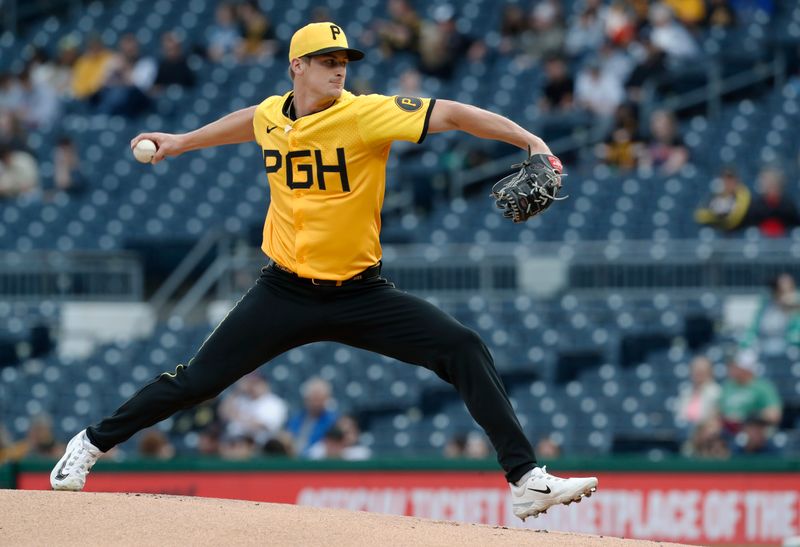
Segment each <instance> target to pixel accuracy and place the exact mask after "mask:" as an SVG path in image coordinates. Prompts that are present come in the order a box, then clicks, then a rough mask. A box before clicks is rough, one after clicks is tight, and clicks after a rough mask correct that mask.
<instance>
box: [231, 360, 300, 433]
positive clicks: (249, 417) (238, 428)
mask: <svg viewBox="0 0 800 547" xmlns="http://www.w3.org/2000/svg"><path fill="white" fill-rule="evenodd" d="M287 415H288V407H287V405H286V402H284V400H283V399H281V398H280V397H278V396H277V395H275V394H274V393H272V392H271V391H270V386H269V384H268V383H267V381H266V380H265V379H264V378H263V377H262V376H261V375H260V374H259V373H258V372H252V373H250V374H248V375H246V376H244V377H243V378H242V379H241V380H239V381H238V382H237V383H236V385H235V386H234V389H233V393H231V394H229V395H227V396H226V397H225V398H224V399H223V400H222V403H221V404H220V407H219V416H220V418H221V419H222V421H223V422H224V423H225V434H226V435H227V436H230V437H241V436H248V437H252V438H253V440H254V441H255V443H256V444H258V445H262V446H263V445H264V443H265V442H267V441H268V440H269V439H270V438H271V437H273V436H274V435H275V434H276V433H278V432H279V431H280V430H281V428H282V427H283V424H284V423H286V417H287Z"/></svg>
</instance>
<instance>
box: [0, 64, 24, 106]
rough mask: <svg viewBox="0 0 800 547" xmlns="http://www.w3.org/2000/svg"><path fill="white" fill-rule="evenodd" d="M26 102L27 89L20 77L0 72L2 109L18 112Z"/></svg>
mask: <svg viewBox="0 0 800 547" xmlns="http://www.w3.org/2000/svg"><path fill="white" fill-rule="evenodd" d="M24 102H25V90H24V89H23V88H22V83H21V82H20V81H19V79H18V78H16V77H14V76H13V75H12V74H10V73H8V72H0V111H6V112H16V111H17V110H19V109H21V108H22V107H23V105H24Z"/></svg>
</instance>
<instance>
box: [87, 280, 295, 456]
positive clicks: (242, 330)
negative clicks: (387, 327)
mask: <svg viewBox="0 0 800 547" xmlns="http://www.w3.org/2000/svg"><path fill="white" fill-rule="evenodd" d="M262 279H263V277H262ZM302 308H303V307H302V306H301V305H299V304H296V303H294V302H292V301H290V300H288V299H285V298H282V297H281V293H280V290H279V289H276V288H275V287H268V286H266V285H265V284H262V283H261V282H259V283H256V284H255V285H254V286H253V287H252V288H251V289H250V290H249V291H248V292H247V294H245V295H244V297H242V299H241V300H240V301H239V302H238V303H237V304H236V306H235V307H234V308H233V309H232V310H231V311H230V313H228V315H227V316H226V317H225V319H223V321H222V322H221V323H220V324H219V325H218V326H217V328H216V329H215V330H214V332H212V333H211V335H210V336H209V337H208V338H207V339H206V341H205V342H204V343H203V345H202V346H201V347H200V349H199V350H198V352H197V354H196V355H195V356H194V357H193V358H192V359H191V360H190V361H189V364H188V366H187V365H182V364H181V365H178V366H177V367H176V369H175V370H174V371H173V372H164V373H162V374H161V375H159V376H158V377H157V378H155V379H154V380H153V381H151V382H150V383H149V384H147V385H146V386H144V387H143V388H142V389H140V390H139V391H138V392H137V393H136V394H134V395H133V396H132V397H131V398H130V399H128V401H126V402H125V403H124V404H123V405H122V406H121V407H119V409H118V410H117V411H116V412H115V413H114V414H113V415H112V416H110V417H108V418H106V419H104V420H102V421H100V422H99V423H97V424H96V425H94V426H91V427H89V428H87V430H86V433H87V436H88V437H89V440H90V441H91V442H92V444H94V445H95V446H97V447H98V448H100V449H101V450H103V451H107V450H109V449H111V448H112V447H113V446H115V445H117V444H119V443H121V442H123V441H125V440H127V439H129V438H130V437H131V436H132V435H133V434H135V433H136V432H137V431H140V430H142V429H144V428H146V427H149V426H151V425H154V424H156V423H158V422H160V421H161V420H164V419H166V418H168V417H169V416H171V415H172V414H174V413H175V412H177V411H179V410H182V409H185V408H189V407H191V406H194V405H196V404H198V403H200V402H202V401H205V400H207V399H211V398H213V397H215V396H217V395H218V394H219V393H220V392H222V391H223V390H224V389H225V388H227V387H228V386H230V385H231V384H233V383H234V382H236V380H238V379H239V378H241V377H242V376H244V375H245V374H247V373H249V372H251V371H253V370H255V369H256V368H258V367H259V366H261V365H262V364H264V363H265V362H267V361H269V360H270V359H272V358H273V357H275V356H276V355H279V354H280V353H283V352H284V351H287V350H288V349H290V348H292V347H295V346H297V345H300V344H303V343H306V341H307V340H306V339H305V338H304V334H303V333H304V332H307V331H308V330H309V329H307V328H306V327H308V325H309V323H308V322H309V320H310V319H309V316H308V314H307V311H306V310H303V309H302Z"/></svg>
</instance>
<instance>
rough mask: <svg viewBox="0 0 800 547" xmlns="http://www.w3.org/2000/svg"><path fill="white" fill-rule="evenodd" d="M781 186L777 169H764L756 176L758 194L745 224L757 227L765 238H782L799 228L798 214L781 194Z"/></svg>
mask: <svg viewBox="0 0 800 547" xmlns="http://www.w3.org/2000/svg"><path fill="white" fill-rule="evenodd" d="M783 184H784V176H783V171H781V170H780V169H778V168H777V167H765V168H764V169H762V170H761V172H760V173H759V174H758V194H757V195H756V196H755V198H754V199H753V201H752V203H751V204H750V208H749V209H748V211H747V218H746V219H745V223H746V224H748V225H750V226H758V228H759V230H760V231H761V234H762V235H764V236H766V237H784V236H786V235H787V233H788V232H789V230H791V229H792V228H794V227H796V226H800V213H798V211H797V206H796V205H795V204H794V202H793V201H792V199H791V198H790V197H788V196H786V195H785V194H784V193H783Z"/></svg>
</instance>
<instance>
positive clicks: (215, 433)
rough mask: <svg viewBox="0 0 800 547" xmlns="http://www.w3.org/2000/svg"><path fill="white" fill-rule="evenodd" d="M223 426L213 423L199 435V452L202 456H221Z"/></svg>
mask: <svg viewBox="0 0 800 547" xmlns="http://www.w3.org/2000/svg"><path fill="white" fill-rule="evenodd" d="M221 437H222V426H221V425H220V424H219V423H218V422H212V423H211V424H209V425H207V426H206V427H205V428H203V429H202V430H201V431H200V432H199V433H198V434H197V452H198V453H199V454H200V455H202V456H219V448H220V438H221Z"/></svg>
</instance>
